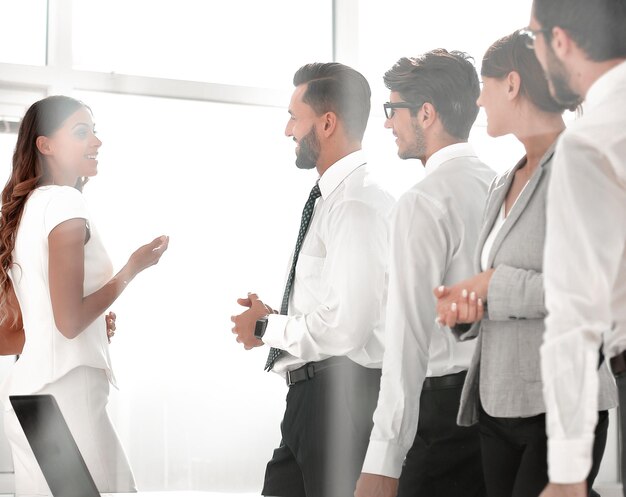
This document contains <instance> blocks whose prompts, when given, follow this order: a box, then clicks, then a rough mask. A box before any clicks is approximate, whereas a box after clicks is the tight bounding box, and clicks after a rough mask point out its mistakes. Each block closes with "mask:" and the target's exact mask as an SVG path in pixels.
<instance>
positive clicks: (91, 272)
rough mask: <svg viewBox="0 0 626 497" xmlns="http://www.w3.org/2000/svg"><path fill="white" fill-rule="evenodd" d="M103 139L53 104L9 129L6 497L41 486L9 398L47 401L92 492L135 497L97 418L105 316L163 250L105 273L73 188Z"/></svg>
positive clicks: (3, 327) (4, 248) (80, 116)
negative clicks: (11, 477)
mask: <svg viewBox="0 0 626 497" xmlns="http://www.w3.org/2000/svg"><path fill="white" fill-rule="evenodd" d="M101 145H102V142H101V141H100V140H99V139H98V137H97V136H96V134H95V131H94V123H93V118H92V114H91V110H90V109H89V108H88V107H87V106H86V105H84V104H83V103H82V102H80V101H78V100H75V99H73V98H70V97H65V96H52V97H48V98H45V99H43V100H40V101H38V102H36V103H34V104H33V105H32V106H31V107H30V108H29V109H28V111H27V112H26V114H25V116H24V119H23V121H22V123H21V125H20V129H19V133H18V137H17V144H16V147H15V153H14V155H13V169H12V172H11V176H10V178H9V180H8V182H7V184H6V186H5V188H4V190H3V191H2V210H1V217H0V336H2V339H1V340H0V346H1V347H2V349H1V352H2V353H4V354H16V353H19V354H20V357H19V359H18V360H17V362H16V363H15V365H14V366H13V367H12V369H11V372H10V373H9V376H8V378H7V379H6V380H5V382H4V383H3V385H2V387H1V389H0V400H1V401H2V402H3V403H4V407H5V432H6V435H7V438H8V439H9V443H10V446H11V450H12V454H13V463H14V468H15V493H16V495H42V494H43V495H47V494H49V489H48V486H47V484H46V482H45V479H44V477H43V474H42V473H41V470H40V469H39V466H38V464H37V461H36V460H35V458H34V455H33V453H32V451H31V449H30V446H29V445H28V442H27V440H26V437H25V435H24V433H23V431H22V429H21V426H20V425H19V422H18V421H17V418H16V417H15V413H14V412H13V411H12V409H11V405H10V402H9V400H8V397H9V395H23V394H52V395H53V396H54V397H55V398H56V400H57V403H58V404H59V407H60V409H61V411H62V413H63V415H64V417H65V419H66V421H67V424H68V426H69V428H70V431H71V432H72V434H73V436H74V438H75V439H76V443H77V445H78V447H79V449H80V451H81V453H82V455H83V458H84V459H85V462H86V464H87V467H88V468H89V470H90V472H91V474H92V475H93V477H94V480H95V482H96V485H97V487H98V489H99V490H100V491H101V492H130V491H134V490H135V481H134V478H133V474H132V471H131V469H130V466H129V464H128V461H127V459H126V456H125V454H124V451H123V449H122V447H121V445H120V443H119V440H118V438H117V435H116V433H115V430H114V428H113V426H112V424H111V421H110V419H109V416H108V414H107V411H106V405H107V402H108V394H109V384H113V385H115V377H114V375H113V371H112V369H111V363H110V358H109V351H108V338H109V337H108V336H107V325H106V323H105V313H106V311H107V309H108V308H109V306H110V305H111V304H112V303H113V302H114V301H115V300H116V299H117V297H119V295H120V294H121V293H122V291H123V290H124V288H125V287H126V286H127V285H128V284H129V283H130V281H132V279H133V278H134V277H135V276H137V274H139V273H140V272H141V271H143V270H144V269H146V268H147V267H149V266H152V265H154V264H156V263H157V262H158V261H159V259H160V258H161V255H162V254H163V252H164V251H165V250H167V246H168V243H169V239H168V237H165V236H161V237H159V238H156V239H155V240H153V241H152V242H151V243H149V244H147V245H144V246H142V247H140V248H139V249H138V250H136V251H135V252H134V253H133V254H132V255H131V256H130V258H129V260H128V262H127V263H126V265H124V267H123V268H122V269H121V270H120V271H119V272H118V273H117V274H116V275H114V276H113V267H112V265H111V261H110V260H109V257H108V255H107V253H106V250H105V248H104V246H103V244H102V241H101V239H100V237H99V235H98V232H97V230H96V229H95V226H94V225H93V224H92V223H91V222H90V217H89V213H88V211H87V206H86V204H85V200H84V198H83V195H82V187H83V185H84V183H85V182H86V181H87V179H88V178H90V177H92V176H95V175H96V174H97V165H98V160H97V156H98V150H99V148H100V146H101Z"/></svg>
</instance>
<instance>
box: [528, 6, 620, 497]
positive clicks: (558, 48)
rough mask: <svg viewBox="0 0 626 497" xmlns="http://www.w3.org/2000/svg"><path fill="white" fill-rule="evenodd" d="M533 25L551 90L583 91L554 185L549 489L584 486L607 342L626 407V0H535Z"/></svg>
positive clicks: (549, 244) (545, 368) (550, 492)
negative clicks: (580, 113) (579, 114)
mask: <svg viewBox="0 0 626 497" xmlns="http://www.w3.org/2000/svg"><path fill="white" fill-rule="evenodd" d="M528 32H529V33H530V38H531V40H532V41H533V42H534V47H535V53H536V55H537V58H538V59H539V62H540V63H541V65H542V67H543V69H544V71H545V73H546V76H547V78H548V81H549V83H550V87H551V91H552V93H553V95H554V96H555V97H556V99H557V100H561V101H563V102H576V101H580V100H581V99H584V105H583V111H584V112H583V116H582V117H581V118H580V119H578V120H576V121H575V122H574V123H572V124H571V125H570V126H569V127H568V129H567V130H566V131H564V132H563V134H562V135H561V138H560V140H559V143H558V145H557V148H556V152H555V156H554V164H553V167H552V177H551V180H550V187H549V190H548V205H547V235H546V245H545V255H544V256H545V262H544V282H545V299H546V307H547V309H548V317H547V318H546V331H545V334H544V344H543V346H542V349H541V359H542V364H541V366H542V378H543V382H544V398H545V402H546V408H547V413H546V421H547V431H548V437H549V440H548V465H549V471H548V472H549V477H550V482H551V483H550V484H549V485H548V486H547V487H546V489H545V490H544V492H543V493H542V496H543V497H548V496H581V497H582V496H586V495H587V492H588V489H587V485H586V483H585V480H586V478H587V475H588V473H589V470H590V468H591V461H592V446H593V439H594V428H595V426H596V422H597V415H598V408H597V405H598V374H597V370H598V361H599V357H598V356H599V353H598V351H599V350H600V348H601V347H602V344H603V342H604V346H603V348H604V354H605V355H606V357H608V358H612V359H611V367H612V369H613V372H614V373H615V374H616V377H617V381H618V387H619V394H620V403H621V404H622V415H623V414H624V413H626V409H624V407H626V378H625V377H624V376H623V373H624V369H626V368H625V367H624V366H626V363H625V362H624V360H623V352H624V350H625V349H626V62H625V60H626V1H624V0H594V1H590V0H535V1H534V4H533V10H532V15H531V21H530V25H529V27H528ZM620 375H622V376H620ZM622 427H623V428H626V426H625V425H624V421H622ZM623 433H626V431H624V432H623ZM622 440H623V441H624V440H626V437H622ZM625 455H626V454H625ZM624 461H626V459H624V458H622V463H623V464H624ZM625 476H626V475H625Z"/></svg>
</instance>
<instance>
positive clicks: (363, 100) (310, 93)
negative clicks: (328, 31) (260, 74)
mask: <svg viewBox="0 0 626 497" xmlns="http://www.w3.org/2000/svg"><path fill="white" fill-rule="evenodd" d="M303 84H307V89H306V92H305V93H304V95H303V97H302V101H303V102H305V103H306V104H308V105H310V106H311V107H312V108H313V110H314V111H315V113H316V114H317V115H318V116H319V115H321V114H323V113H325V112H334V113H335V114H337V117H339V119H341V121H342V122H343V123H344V125H345V127H346V132H347V133H348V135H349V136H350V137H351V138H354V139H357V140H362V139H363V134H364V133H365V128H366V127H367V120H368V119H369V115H370V107H371V96H372V92H371V90H370V85H369V83H368V82H367V80H366V79H365V77H364V76H363V75H362V74H361V73H360V72H358V71H355V70H354V69H352V68H351V67H348V66H346V65H343V64H340V63H338V62H328V63H320V62H317V63H313V64H306V65H304V66H302V67H301V68H300V69H298V70H297V71H296V74H295V75H294V77H293V85H294V86H300V85H303Z"/></svg>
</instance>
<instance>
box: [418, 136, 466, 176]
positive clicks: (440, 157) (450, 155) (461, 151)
mask: <svg viewBox="0 0 626 497" xmlns="http://www.w3.org/2000/svg"><path fill="white" fill-rule="evenodd" d="M459 157H477V156H476V152H475V151H474V147H472V146H471V145H470V144H469V143H454V144H452V145H448V146H447V147H443V148H441V149H439V150H437V151H436V152H435V153H434V154H433V155H431V156H430V157H429V159H428V160H427V161H426V166H425V173H426V175H428V174H430V173H432V172H433V171H434V170H435V169H437V168H438V167H439V166H440V165H441V164H443V163H444V162H448V161H449V160H452V159H458V158H459Z"/></svg>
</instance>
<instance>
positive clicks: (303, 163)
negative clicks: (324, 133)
mask: <svg viewBox="0 0 626 497" xmlns="http://www.w3.org/2000/svg"><path fill="white" fill-rule="evenodd" d="M298 145H299V146H300V148H299V149H298V150H297V151H296V167H297V168H298V169H313V168H314V167H315V166H316V165H317V161H318V159H319V158H320V142H319V140H318V139H317V133H316V131H315V126H312V127H311V131H309V132H308V133H307V134H306V135H305V136H304V137H303V138H302V140H300V141H299V142H298Z"/></svg>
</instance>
